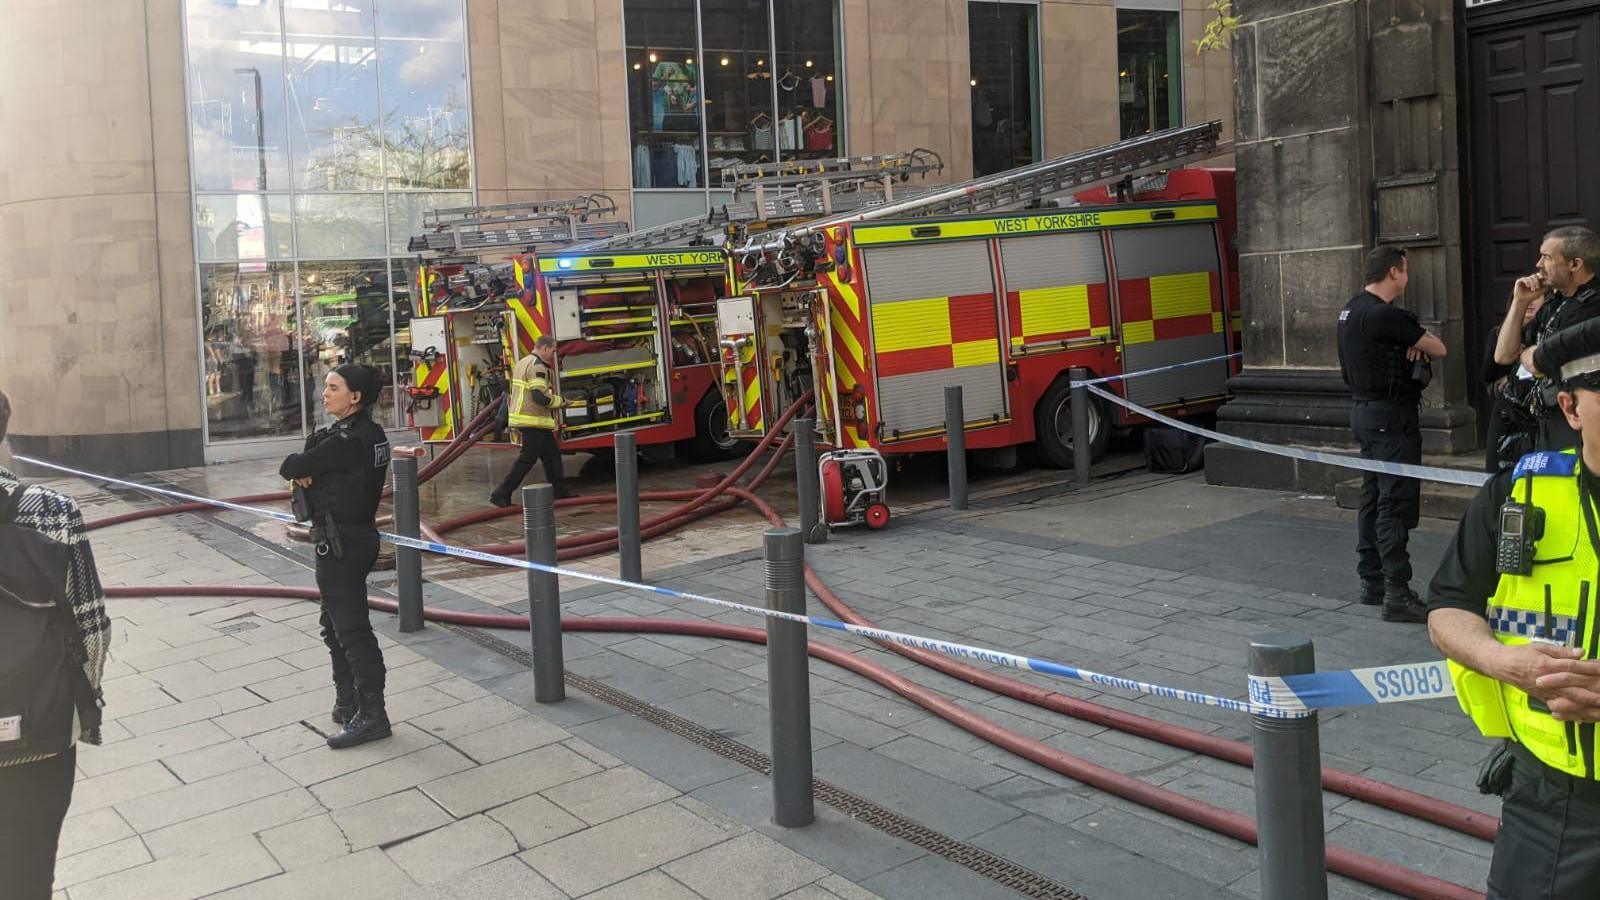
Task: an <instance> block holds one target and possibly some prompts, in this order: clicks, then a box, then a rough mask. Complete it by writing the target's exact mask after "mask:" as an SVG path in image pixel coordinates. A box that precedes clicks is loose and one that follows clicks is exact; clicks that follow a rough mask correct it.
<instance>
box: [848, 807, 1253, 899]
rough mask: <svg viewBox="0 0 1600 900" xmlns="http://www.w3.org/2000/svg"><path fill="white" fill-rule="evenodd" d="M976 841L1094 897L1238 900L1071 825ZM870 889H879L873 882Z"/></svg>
mask: <svg viewBox="0 0 1600 900" xmlns="http://www.w3.org/2000/svg"><path fill="white" fill-rule="evenodd" d="M973 843H975V844H978V845H979V846H982V847H984V848H986V849H988V850H991V851H993V852H995V853H998V854H1000V855H1001V856H1004V857H1006V858H1007V859H1010V860H1012V861H1014V862H1017V863H1020V864H1022V865H1024V866H1027V867H1028V868H1030V869H1033V870H1034V871H1036V872H1039V873H1040V874H1042V875H1046V876H1049V877H1051V878H1054V879H1056V880H1057V881H1060V882H1062V883H1064V884H1066V885H1068V886H1069V887H1072V888H1073V889H1074V890H1078V891H1082V892H1083V893H1085V894H1088V895H1089V896H1092V897H1094V896H1099V897H1149V898H1162V900H1166V898H1171V900H1186V898H1226V897H1231V896H1232V894H1231V893H1230V892H1229V891H1227V890H1226V889H1224V888H1221V887H1218V886H1215V885H1212V884H1210V883H1209V882H1207V881H1205V880H1204V879H1201V878H1198V877H1196V876H1194V875H1192V874H1189V873H1187V872H1184V871H1183V870H1181V869H1180V868H1177V867H1176V866H1174V865H1172V864H1170V863H1167V862H1165V861H1162V860H1161V859H1159V857H1133V858H1130V854H1129V851H1128V850H1127V849H1126V848H1123V847H1118V846H1116V845H1115V844H1113V843H1111V842H1109V841H1104V840H1101V839H1099V838H1097V837H1093V836H1091V835H1089V834H1086V833H1084V832H1083V831H1081V830H1078V829H1074V828H1069V827H1067V826H1065V825H1056V824H1053V823H1050V822H1040V821H1038V820H1032V821H1022V820H1017V821H1012V822H1008V823H1006V824H1004V825H1001V826H999V827H998V828H995V829H992V830H990V831H986V832H984V833H983V834H980V835H978V836H976V837H974V838H973ZM867 887H869V888H873V889H874V890H876V888H875V887H873V885H872V883H871V882H868V883H867Z"/></svg>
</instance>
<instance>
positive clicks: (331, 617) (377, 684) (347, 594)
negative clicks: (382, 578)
mask: <svg viewBox="0 0 1600 900" xmlns="http://www.w3.org/2000/svg"><path fill="white" fill-rule="evenodd" d="M339 540H340V542H342V543H343V544H344V556H343V557H342V558H339V559H335V558H334V556H333V554H331V553H330V554H327V555H324V556H318V557H317V590H319V591H321V592H322V642H323V643H324V644H327V645H328V655H329V657H330V658H331V659H332V661H333V681H334V684H341V685H348V684H350V683H351V682H354V683H355V686H356V687H357V688H358V689H360V690H363V691H382V690H383V685H384V668H383V651H382V650H381V649H379V648H378V638H377V636H376V635H374V634H373V633H372V619H371V618H370V617H369V616H368V615H367V575H369V574H370V573H371V572H372V564H373V563H375V562H377V561H378V531H377V529H375V528H372V527H370V526H349V525H341V526H339Z"/></svg>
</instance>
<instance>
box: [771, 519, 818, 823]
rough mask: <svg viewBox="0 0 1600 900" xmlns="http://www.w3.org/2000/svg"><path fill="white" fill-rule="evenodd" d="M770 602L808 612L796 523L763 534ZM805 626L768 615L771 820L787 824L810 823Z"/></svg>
mask: <svg viewBox="0 0 1600 900" xmlns="http://www.w3.org/2000/svg"><path fill="white" fill-rule="evenodd" d="M765 548H766V562H767V608H768V609H773V610H777V611H779V612H787V613H798V614H801V615H804V614H805V611H806V578H805V550H806V547H805V542H804V541H803V540H802V537H801V534H800V529H798V528H773V529H771V530H769V531H768V532H767V533H766V535H765ZM807 663H808V660H807V659H806V627H805V626H804V625H802V624H800V623H799V622H789V621H785V620H783V619H775V618H768V619H767V705H768V709H769V714H770V717H771V724H772V822H773V824H775V825H780V826H782V827H784V828H798V827H800V826H802V825H810V824H811V822H812V820H814V819H815V818H816V809H815V807H814V806H813V805H812V799H811V682H810V678H811V674H810V669H809V668H808V665H807Z"/></svg>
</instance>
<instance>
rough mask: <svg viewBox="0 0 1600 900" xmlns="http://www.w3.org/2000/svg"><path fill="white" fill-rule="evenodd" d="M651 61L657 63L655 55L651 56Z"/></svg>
mask: <svg viewBox="0 0 1600 900" xmlns="http://www.w3.org/2000/svg"><path fill="white" fill-rule="evenodd" d="M650 61H651V62H655V61H656V55H655V54H654V53H652V54H650Z"/></svg>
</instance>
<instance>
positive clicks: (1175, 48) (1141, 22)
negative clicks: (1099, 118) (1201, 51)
mask: <svg viewBox="0 0 1600 900" xmlns="http://www.w3.org/2000/svg"><path fill="white" fill-rule="evenodd" d="M1180 52H1181V49H1180V47H1179V43H1178V14H1177V13H1175V12H1156V11H1150V10H1129V9H1119V10H1117V99H1118V103H1119V105H1120V106H1121V109H1122V136H1123V137H1125V138H1130V137H1135V136H1137V135H1141V134H1147V133H1149V132H1152V131H1160V130H1162V129H1164V128H1172V127H1175V126H1177V125H1180V124H1182V122H1183V108H1182V106H1181V105H1180V104H1181V103H1182V102H1183V97H1182V90H1181V84H1180V83H1179V78H1180V77H1181V75H1179V74H1178V68H1177V67H1178V62H1179V60H1180V59H1181V57H1180V55H1179V54H1180Z"/></svg>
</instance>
